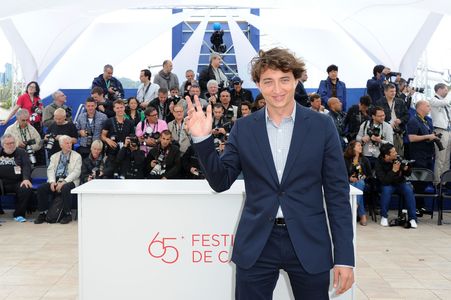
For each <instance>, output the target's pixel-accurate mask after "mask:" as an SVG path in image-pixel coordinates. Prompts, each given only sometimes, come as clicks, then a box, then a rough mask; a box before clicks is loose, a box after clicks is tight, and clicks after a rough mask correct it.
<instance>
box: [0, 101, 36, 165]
mask: <svg viewBox="0 0 451 300" xmlns="http://www.w3.org/2000/svg"><path fill="white" fill-rule="evenodd" d="M29 117H30V115H29V113H28V111H27V110H26V109H19V110H18V111H17V112H16V122H14V124H11V125H10V126H8V128H6V130H5V134H11V135H13V136H14V138H15V140H16V147H19V148H21V149H23V150H25V152H27V154H28V157H29V159H30V161H31V163H32V164H35V165H38V164H39V165H45V159H44V157H43V155H39V154H40V153H38V151H39V150H40V149H41V147H42V145H41V136H40V135H39V133H38V131H37V130H36V129H35V128H34V127H33V126H31V125H30V123H28V119H29ZM42 153H43V152H42ZM39 158H40V159H39Z"/></svg>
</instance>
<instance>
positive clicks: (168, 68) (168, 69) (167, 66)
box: [163, 61, 172, 73]
mask: <svg viewBox="0 0 451 300" xmlns="http://www.w3.org/2000/svg"><path fill="white" fill-rule="evenodd" d="M163 70H164V72H165V73H170V72H171V71H172V62H171V61H168V62H167V63H166V64H165V65H164V66H163Z"/></svg>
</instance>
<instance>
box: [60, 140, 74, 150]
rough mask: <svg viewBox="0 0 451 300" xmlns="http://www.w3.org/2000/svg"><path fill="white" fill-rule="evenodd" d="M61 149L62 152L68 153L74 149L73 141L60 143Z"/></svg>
mask: <svg viewBox="0 0 451 300" xmlns="http://www.w3.org/2000/svg"><path fill="white" fill-rule="evenodd" d="M58 142H59V144H60V147H61V150H63V151H65V152H68V151H70V150H71V149H72V141H71V140H70V139H66V140H61V141H58Z"/></svg>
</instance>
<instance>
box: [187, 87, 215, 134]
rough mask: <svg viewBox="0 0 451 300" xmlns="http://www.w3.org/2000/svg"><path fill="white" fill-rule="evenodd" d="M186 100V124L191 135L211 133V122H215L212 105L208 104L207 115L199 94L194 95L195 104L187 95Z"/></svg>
mask: <svg viewBox="0 0 451 300" xmlns="http://www.w3.org/2000/svg"><path fill="white" fill-rule="evenodd" d="M185 100H186V103H187V104H188V116H187V117H186V125H187V127H188V131H189V133H190V134H191V136H193V137H202V136H207V135H209V134H210V133H211V124H212V123H213V119H212V115H211V105H210V104H208V105H207V114H206V115H205V113H204V112H203V111H202V106H201V105H200V101H199V97H197V95H195V96H194V105H193V102H192V101H191V98H190V97H189V96H186V97H185Z"/></svg>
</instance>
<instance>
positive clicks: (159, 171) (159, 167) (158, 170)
mask: <svg viewBox="0 0 451 300" xmlns="http://www.w3.org/2000/svg"><path fill="white" fill-rule="evenodd" d="M164 172H166V168H165V165H164V155H163V154H160V155H159V156H158V159H157V164H156V165H155V167H153V169H152V171H150V175H153V176H158V175H163V174H164Z"/></svg>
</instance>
